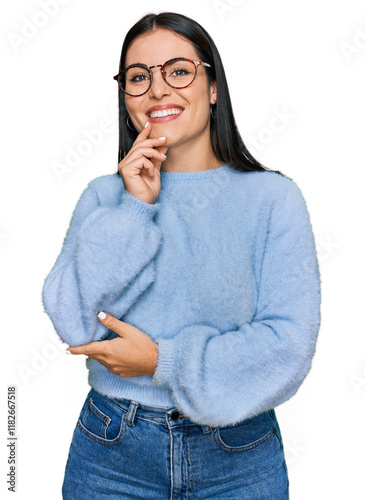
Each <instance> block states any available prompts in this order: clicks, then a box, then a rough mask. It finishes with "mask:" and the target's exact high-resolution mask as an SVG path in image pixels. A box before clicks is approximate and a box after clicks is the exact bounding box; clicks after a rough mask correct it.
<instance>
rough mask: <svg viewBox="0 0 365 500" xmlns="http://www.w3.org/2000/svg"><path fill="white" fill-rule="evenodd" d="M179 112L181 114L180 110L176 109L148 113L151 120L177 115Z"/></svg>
mask: <svg viewBox="0 0 365 500" xmlns="http://www.w3.org/2000/svg"><path fill="white" fill-rule="evenodd" d="M181 112H182V110H181V109H177V108H172V109H164V110H163V111H162V110H159V111H153V112H152V113H150V117H151V118H163V117H165V116H170V115H178V114H179V113H181Z"/></svg>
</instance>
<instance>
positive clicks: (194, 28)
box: [118, 12, 284, 175]
mask: <svg viewBox="0 0 365 500" xmlns="http://www.w3.org/2000/svg"><path fill="white" fill-rule="evenodd" d="M157 28H164V29H168V30H171V31H174V32H175V33H178V34H179V35H182V36H183V37H185V38H186V39H187V40H188V41H190V42H191V43H192V44H193V46H194V48H195V50H196V52H197V54H198V55H199V57H200V59H201V60H202V61H205V62H207V63H209V64H210V65H211V67H210V68H208V67H206V68H205V70H206V73H207V77H208V82H209V84H210V83H211V82H216V85H217V103H216V104H214V105H213V106H212V113H213V115H214V116H215V118H211V120H210V140H211V144H212V148H213V151H214V153H215V155H216V157H217V158H218V159H219V160H221V161H223V162H225V163H227V164H229V165H230V166H232V167H233V168H235V169H236V170H240V171H243V172H248V171H254V170H256V171H257V170H264V171H270V172H276V173H278V174H280V175H284V174H282V173H281V172H280V171H279V170H271V169H269V168H267V167H265V166H264V165H262V163H260V162H259V161H258V160H256V159H255V158H254V157H253V156H252V155H251V153H250V152H249V151H248V149H247V147H246V146H245V144H244V142H243V140H242V137H241V135H240V133H239V131H238V128H237V124H236V121H235V118H234V115H233V110H232V103H231V98H230V95H229V89H228V84H227V79H226V75H225V72H224V68H223V63H222V60H221V57H220V55H219V52H218V49H217V47H216V45H215V43H214V41H213V40H212V38H211V36H210V35H209V34H208V33H207V31H206V30H205V29H204V28H203V27H202V26H201V25H200V24H199V23H197V22H196V21H194V20H193V19H190V18H189V17H187V16H184V15H182V14H177V13H174V12H162V13H160V14H146V15H145V16H143V17H142V18H141V19H140V20H139V21H138V22H137V23H136V24H135V25H134V26H132V28H131V29H130V30H129V31H128V33H127V34H126V36H125V39H124V42H123V47H122V52H121V56H120V63H119V72H121V71H122V70H123V69H124V68H125V61H126V55H127V50H128V48H129V47H130V45H131V43H132V42H133V41H134V40H135V39H136V38H137V37H139V36H140V35H143V34H145V33H148V32H150V31H153V30H155V29H157ZM118 89H119V90H118V92H119V94H118V99H119V155H118V164H119V163H120V162H121V161H122V159H123V158H124V157H125V156H126V155H127V153H128V151H129V150H130V149H131V147H132V145H133V143H134V141H135V140H136V138H137V135H138V132H137V131H136V130H132V129H131V128H129V127H128V125H127V118H128V112H127V110H126V107H125V94H124V92H123V91H122V90H121V89H120V88H119V86H118ZM129 122H130V123H131V120H129Z"/></svg>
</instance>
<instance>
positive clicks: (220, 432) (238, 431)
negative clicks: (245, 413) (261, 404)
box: [213, 412, 274, 452]
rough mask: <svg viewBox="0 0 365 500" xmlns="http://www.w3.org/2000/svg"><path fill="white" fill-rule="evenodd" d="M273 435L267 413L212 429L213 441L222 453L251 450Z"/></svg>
mask: <svg viewBox="0 0 365 500" xmlns="http://www.w3.org/2000/svg"><path fill="white" fill-rule="evenodd" d="M273 434H274V426H273V421H272V418H271V417H270V415H269V412H264V413H261V414H260V415H257V416H255V417H251V418H249V419H246V420H243V421H241V422H238V423H237V424H233V425H228V426H224V427H215V428H213V435H214V439H215V441H216V443H217V445H218V446H219V448H221V449H222V450H224V451H230V452H238V451H246V450H251V449H252V448H256V447H257V446H259V445H261V444H262V443H264V442H265V441H266V440H267V439H269V438H270V437H271V436H272V435H273Z"/></svg>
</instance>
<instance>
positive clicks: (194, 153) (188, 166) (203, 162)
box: [161, 129, 224, 172]
mask: <svg viewBox="0 0 365 500" xmlns="http://www.w3.org/2000/svg"><path fill="white" fill-rule="evenodd" d="M208 132H209V129H208ZM166 155H167V158H166V160H165V161H164V162H163V163H162V165H161V171H162V172H195V171H199V170H209V169H211V168H217V167H220V166H222V165H224V162H223V161H221V160H219V159H218V158H217V157H216V156H215V154H214V152H213V149H212V146H211V143H210V136H209V135H208V134H205V136H204V137H203V138H202V137H199V138H195V139H192V140H190V141H189V142H185V143H183V144H179V145H176V146H170V147H169V149H168V151H167V153H166Z"/></svg>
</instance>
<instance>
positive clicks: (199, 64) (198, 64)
mask: <svg viewBox="0 0 365 500" xmlns="http://www.w3.org/2000/svg"><path fill="white" fill-rule="evenodd" d="M179 60H182V61H189V62H192V63H193V64H194V66H195V74H194V78H193V79H192V81H191V82H190V83H189V85H185V87H175V86H174V85H171V84H170V83H169V82H168V81H167V80H166V78H165V75H164V68H165V66H166V64H169V63H171V62H173V61H179ZM199 66H206V67H207V68H211V65H210V64H208V63H206V62H202V61H194V60H193V59H188V58H187V57H174V58H173V59H169V60H168V61H166V62H165V63H164V64H156V65H155V66H150V67H148V66H147V65H146V64H141V63H137V64H131V65H130V66H127V67H126V68H125V69H123V71H121V72H120V73H118V74H117V75H115V76H113V79H114V80H116V81H117V82H118V85H119V87H120V89H121V90H122V91H123V92H124V93H125V94H127V95H129V96H131V97H141V95H144V94H146V93H147V92H148V91H149V90H150V88H151V86H152V78H153V74H152V71H151V70H152V69H153V68H161V69H160V71H161V75H162V78H163V79H164V82H165V83H166V84H167V85H168V86H169V87H172V88H173V89H186V88H187V87H190V85H191V84H192V83H193V82H194V81H195V79H196V75H197V74H198V68H199ZM130 68H143V69H147V70H148V71H149V73H150V84H149V86H148V89H147V90H146V91H145V92H142V94H138V95H133V94H129V93H128V92H126V91H125V90H124V89H123V87H122V85H121V83H120V80H119V77H120V76H121V75H123V74H124V73H125V72H126V71H127V70H128V69H130Z"/></svg>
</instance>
